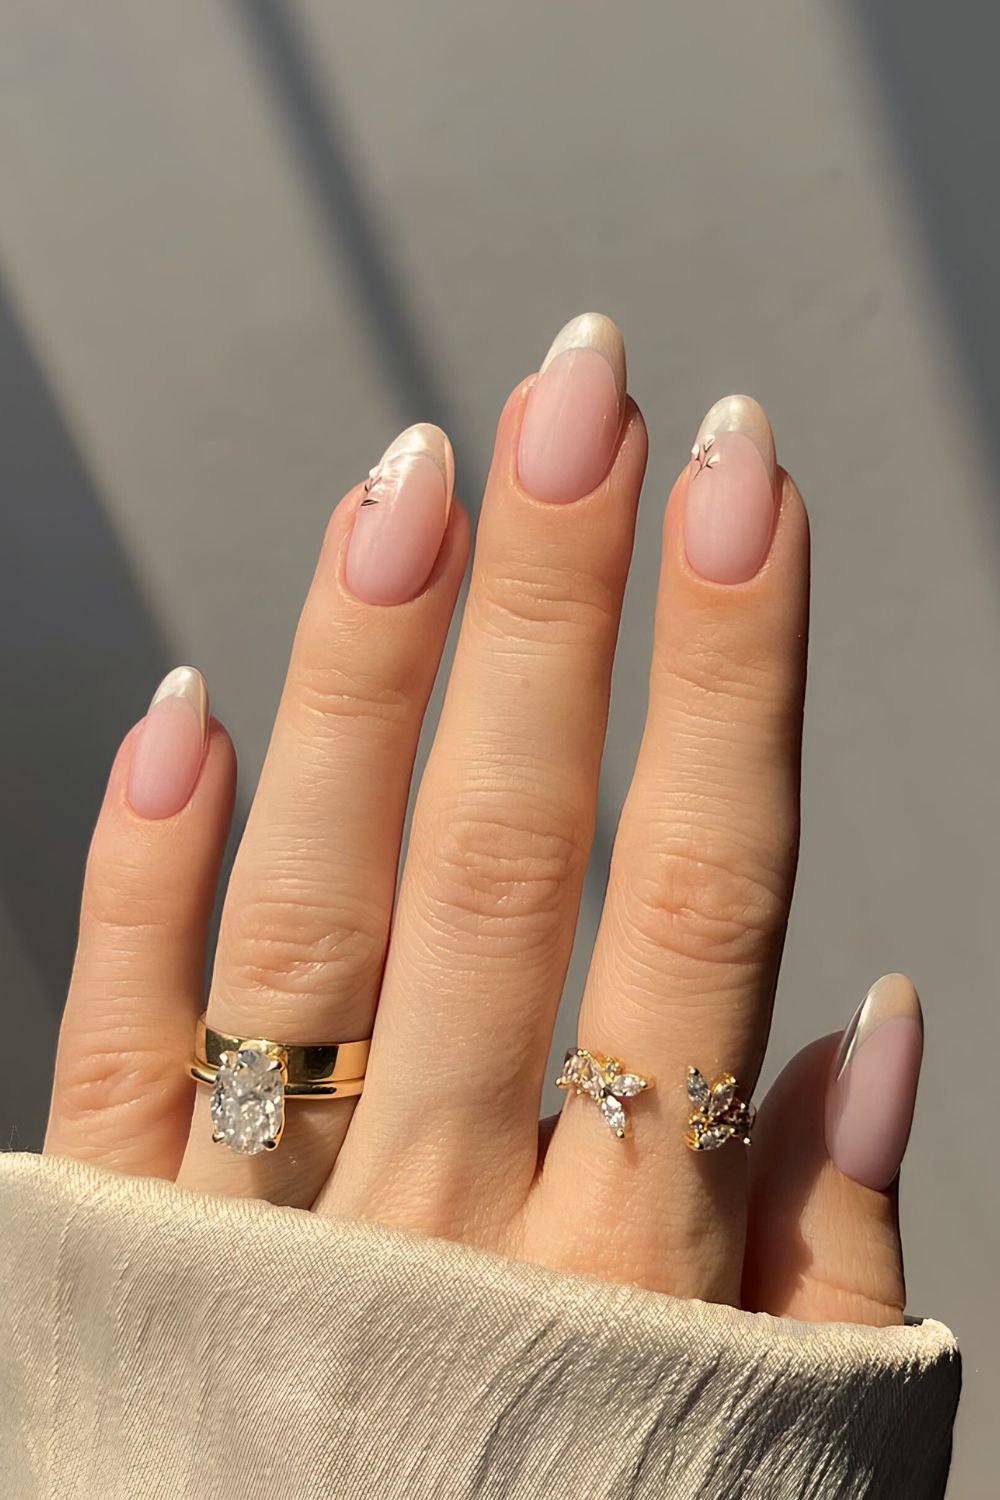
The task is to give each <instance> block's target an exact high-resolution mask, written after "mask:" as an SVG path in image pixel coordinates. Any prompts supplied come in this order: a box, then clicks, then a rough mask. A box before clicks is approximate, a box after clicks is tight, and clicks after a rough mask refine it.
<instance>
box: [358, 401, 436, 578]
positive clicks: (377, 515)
mask: <svg viewBox="0 0 1000 1500" xmlns="http://www.w3.org/2000/svg"><path fill="white" fill-rule="evenodd" d="M454 487H455V458H454V455H453V453H452V451H451V443H450V442H449V441H448V438H447V437H446V435H445V434H444V433H443V432H442V431H441V429H440V427H434V426H432V425H431V423H430V422H418V423H417V424H416V426H415V427H408V428H407V429H406V431H405V432H401V433H400V435H399V437H398V438H396V440H395V442H393V443H390V444H389V447H388V448H387V449H386V450H385V452H384V453H383V455H382V457H381V458H380V459H379V461H378V463H377V464H376V465H375V468H374V469H372V471H371V473H370V474H369V476H368V480H367V483H366V484H365V496H364V499H363V500H362V501H361V504H360V505H359V507H358V510H357V513H356V515H355V517H354V530H353V531H352V533H351V539H350V541H349V543H348V545H347V562H346V578H347V587H348V588H349V589H350V591H351V593H352V594H354V595H355V596H356V597H357V598H358V599H363V600H364V602H365V603H366V604H403V603H405V602H406V600H408V599H414V598H416V596H417V594H419V593H420V590H421V589H422V588H423V586H424V584H425V583H426V582H427V579H428V577H429V576H430V572H431V569H432V568H433V566H434V562H435V560H436V558H437V555H438V552H439V551H440V550H441V543H442V541H443V539H444V533H445V528H446V527H447V525H448V512H449V510H450V509H451V499H452V493H453V491H454Z"/></svg>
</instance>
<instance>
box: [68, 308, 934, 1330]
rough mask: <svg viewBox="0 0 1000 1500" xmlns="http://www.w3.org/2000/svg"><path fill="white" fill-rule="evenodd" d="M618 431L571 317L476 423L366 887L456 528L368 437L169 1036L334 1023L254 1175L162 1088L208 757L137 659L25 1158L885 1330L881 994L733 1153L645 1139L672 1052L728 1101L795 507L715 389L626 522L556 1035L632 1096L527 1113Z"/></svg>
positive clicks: (191, 724)
mask: <svg viewBox="0 0 1000 1500" xmlns="http://www.w3.org/2000/svg"><path fill="white" fill-rule="evenodd" d="M646 453H647V438H646V428H645V424H644V422H643V418H642V416H641V414H640V412H639V410H638V408H637V407H636V405H635V404H634V402H633V401H632V400H631V399H630V398H629V396H628V395H627V391H626V374H625V352H624V345H623V342H622V339H621V335H620V333H619V332H618V329H617V328H616V327H615V325H614V324H613V323H611V322H610V320H608V319H606V318H603V317H601V316H600V315H598V314H585V315H583V316H582V317H580V318H577V319H574V320H573V321H572V322H571V323H570V324H568V325H567V326H566V328H565V329H563V330H562V332H561V333H560V334H559V336H558V337H557V339H556V341H555V343H554V344H553V346H552V349H551V350H550V352H549V354H548V356H547V358H546V360H545V361H544V363H543V365H542V367H541V370H540V371H539V373H538V374H537V375H535V376H532V377H530V378H529V379H527V380H525V381H523V382H522V383H521V384H519V385H518V386H517V388H516V389H515V390H514V392H513V393H512V395H511V396H510V398H509V400H508V401H507V404H506V406H505V408H504V410H503V413H502V415H501V417H500V422H499V427H498V431H497V437H496V446H495V451H494V456H493V463H492V467H491V470H490V474H489V478H488V481H487V485H486V493H485V498H484V501H483V507H482V511H481V517H480V521H479V526H478V532H477V537H476V549H475V557H474V562H473V568H472V579H471V585H470V589H469V594H468V600H467V603H466V605H465V609H464V614H463V618H462V624H461V633H460V638H459V643H458V647H457V652H456V656H455V660H454V664H453V667H452V670H451V673H450V677H449V681H448V686H447V694H446V698H445V703H444V707H443V710H442V713H441V718H440V723H439V725H438V728H437V732H436V735H435V739H434V745H433V749H432V752H431V755H430V758H429V761H428V763H427V767H426V770H425V772H424V775H423V777H422V780H421V784H420V787H419V792H418V796H417V800H416V803H415V808H414V813H413V820H412V829H411V835H410V840H409V845H408V850H407V856H406V860H405V866H404V870H403V875H402V881H401V884H400V888H399V893H398V897H396V894H395V888H396V876H397V866H398V862H399V856H400V846H401V838H402V830H403V824H404V817H405V812H406V806H407V800H408V797H409V792H410V782H411V776H412V770H413V760H414V755H415V751H416V746H417V740H418V736H419V734H420V730H421V726H422V723H423V719H424V714H425V710H426V708H427V703H428V699H429V696H430V693H431V689H432V687H433V684H434V679H435V675H436V673H437V670H438V666H439V661H440V657H441V652H442V649H443V646H444V642H445V637H446V634H447V631H448V628H449V623H450V620H451V617H452V613H453V610H454V607H455V603H456V600H457V597H458V593H459V588H460V585H461V582H462V577H463V573H464V570H465V566H466V561H467V555H468V548H469V525H468V521H467V519H466V516H465V513H464V512H463V510H462V508H461V506H460V505H459V504H458V502H457V501H456V500H455V499H454V498H453V494H452V489H453V459H452V454H451V448H450V445H449V443H448V440H447V438H446V437H445V435H444V434H443V433H441V432H440V430H439V429H437V428H433V427H430V426H427V425H421V426H418V427H415V428H410V429H407V431H406V432H405V433H403V434H401V436H400V438H399V439H397V440H396V441H395V442H394V443H393V444H391V445H390V448H389V449H388V450H387V451H386V453H385V455H384V456H383V458H382V460H381V462H380V463H379V464H378V465H376V467H375V469H374V470H373V471H372V474H371V475H370V476H369V479H368V481H367V482H366V483H365V484H363V485H357V486H355V487H354V488H353V489H352V490H350V491H349V492H348V494H347V495H345V497H344V499H343V500H342V501H341V502H340V504H339V505H338V506H337V507H336V509H335V510H334V512H333V515H332V518H331V520H330V523H329V526H328V528H327V531H326V535H325V537H324V540H323V544H322V548H321V551H320V556H319V561H318V564H317V567H316V572H315V576H314V578H313V581H312V585H311V588H310V589H309V592H308V597H307V599H306V602H305V606H304V609H303V612H302V616H301V620H300V623H299V627H298V630H297V633H296V637H295V642H294V645H293V649H292V654H291V661H290V665H289V669H288V674H287V678H286V681H285V685H284V691H283V694H282V698H281V703H280V706H279V709H278V713H277V717H276V721H275V725H274V731H273V735H272V739H271V743H270V747H269V750H268V753H267V757H266V762H265V765H264V768H263V771H262V774H261V777H260V782H259V785H258V788H257V792H256V796H255V798H254V802H253V806H252V809H251V812H250V815H249V819H248V822H247V826H246V830H245V832H244V835H243V838H242V841H241V844H240V847H239V851H238V854H237V858H236V861H235V865H234V868H233V872H232V876H231V879H230V881H229V885H228V888H227V891H226V895H225V903H224V908H223V915H222V922H221V929H220V935H219V941H218V945H217V950H216V954H215V962H214V972H213V977H212V983H211V988H210V995H209V1000H208V1018H209V1024H210V1025H212V1026H213V1027H215V1028H216V1029H218V1030H220V1031H223V1032H226V1033H231V1034H233V1035H237V1036H240V1037H246V1038H253V1037H266V1038H271V1039H275V1040H279V1041H282V1042H285V1043H301V1044H315V1043H320V1042H331V1041H347V1040H352V1039H355V1038H361V1037H368V1036H373V1041H372V1048H371V1055H370V1061H369V1065H368V1070H367V1075H366V1083H365V1089H364V1093H363V1094H362V1096H361V1097H360V1099H342V1100H341V1099H338V1100H329V1101H323V1100H292V1101H289V1104H288V1107H287V1115H286V1126H285V1133H284V1136H283V1138H282V1140H281V1143H280V1146H279V1148H278V1149H277V1150H275V1151H273V1152H264V1153H261V1154H259V1155H254V1156H239V1155H236V1154H235V1153H233V1152H231V1151H230V1150H228V1149H227V1147H226V1146H225V1145H220V1144H215V1143H213V1141H212V1139H211V1135H212V1125H211V1120H210V1116H209V1093H210V1091H209V1089H208V1088H206V1087H205V1086H203V1085H197V1086H196V1085H195V1084H194V1082H193V1081H192V1080H191V1078H190V1077H189V1076H188V1073H187V1063H188V1060H189V1058H190V1056H191V1047H192V1037H193V1033H194V1025H195V1020H196V1017H197V1015H198V1013H199V1011H200V1010H201V1009H202V975H203V971H204V963H205V955H206V944H207V933H208V924H209V919H210V914H211V910H212V904H213V900H214V895H215V889H216V884H217V881H218V875H219V868H220V863H221V859H222V854H223V848H224V845H225V841H226V837H227V833H228V829H229V824H230V818H231V815H232V808H233V798H234V787H235V777H236V768H235V758H234V753H233V748H232V745H231V742H230V740H229V737H228V735H227V733H226V731H225V729H224V728H223V727H222V726H221V724H219V723H218V722H217V721H216V720H215V719H213V718H211V716H210V715H209V712H208V700H207V692H206V689H205V685H204V682H203V680H202V678H201V677H200V674H198V673H197V672H195V671H194V669H191V668H181V669H178V670H177V671H176V672H174V673H172V674H170V676H169V677H168V678H167V679H165V681H164V683H163V684H162V685H161V688H160V689H159V690H158V692H157V694H156V696H155V697H154V699H153V702H152V704H151V705H150V709H149V711H148V712H147V714H146V716H145V718H144V719H143V720H141V721H140V722H139V723H138V724H137V725H136V726H135V727H134V728H133V729H132V730H131V731H130V733H129V734H128V735H127V736H126V738H125V740H124V742H123V744H122V745H121V747H120V750H119V752H118V755H117V757H116V759H115V762H114V765H113V767H112V770H111V775H110V779H109V782H108V787H107V791H106V795H105V798H104V802H103V806H102V808H101V811H100V815H99V817H98V821H97V826H96V829H95V832H94V836H93V841H92V845H91V849H90V855H89V859H88V864H87V870H86V876H85V882H84V891H83V900H82V909H81V920H80V933H79V944H78V949H77V955H76V962H75V966H74V971H73V977H72V982H71V986H70V992H69V996H68V1000H67V1005H66V1010H65V1015H64V1020H63V1025H62V1031H61V1035H60V1043H59V1053H58V1061H57V1067H56V1077H55V1084H54V1089H53V1096H52V1105H51V1113H50V1120H49V1128H48V1134H47V1139H46V1147H45V1149H46V1151H47V1152H50V1153H55V1154H61V1155H65V1156H71V1157H77V1158H80V1159H83V1160H86V1161H89V1162H92V1163H95V1164H98V1165H104V1166H107V1167H110V1168H113V1169H116V1170H118V1171H121V1172H126V1173H136V1174H142V1175H152V1176H157V1177H162V1178H168V1179H171V1180H176V1181H177V1182H178V1184H179V1185H180V1186H182V1187H188V1188H194V1189H200V1190H207V1191H210V1192H215V1193H221V1194H229V1195H243V1196H253V1197H259V1198H264V1199H268V1200H271V1201H272V1202H274V1203H279V1204H291V1205H294V1206H297V1207H300V1208H310V1209H312V1210H313V1211H314V1212H315V1213H317V1214H320V1215H358V1216H363V1217H368V1218H373V1219H377V1220H380V1221H382V1222H385V1223H387V1224H391V1225H394V1226H397V1227H399V1228H403V1229H408V1230H413V1231H417V1232H421V1233H427V1234H432V1235H438V1236H445V1237H449V1238H454V1239H457V1240H463V1241H468V1242H471V1243H475V1244H478V1245H482V1246H486V1247H488V1248H490V1249H493V1250H495V1251H498V1252H500V1253H502V1254H507V1255H509V1256H512V1257H516V1258H524V1259H530V1260H533V1261H537V1262H540V1263H542V1264H545V1265H548V1266H551V1267H554V1268H557V1269H560V1270H570V1271H579V1272H585V1273H589V1274H594V1275H598V1276H601V1277H604V1278H607V1279H609V1280H614V1281H626V1282H632V1283H635V1284H638V1285H640V1286H643V1287H647V1288H650V1289H653V1290H657V1291H663V1292H669V1293H673V1294H676V1295H679V1296H684V1297H700V1298H705V1299H708V1300H714V1301H721V1302H729V1303H732V1304H734V1305H740V1306H743V1307H746V1308H749V1309H752V1310H763V1311H767V1312H770V1313H773V1314H778V1315H783V1314H788V1315H792V1316H795V1317H799V1318H803V1319H810V1320H845V1321H855V1322H862V1323H871V1324H884V1323H893V1322H899V1321H900V1320H901V1317H902V1308H903V1305H904V1286H903V1275H902V1260H901V1252H900V1244H899V1234H898V1223H897V1214H896V1177H897V1173H898V1169H899V1165H900V1161H901V1159H902V1154H903V1150H904V1149H905V1145H906V1137H907V1133H908V1130H909V1123H910V1117H911V1114H912V1108H913V1102H914V1096H915V1091H916V1083H917V1074H918V1071H919V1063H920V1041H921V1038H922V1030H921V1021H920V1009H919V1002H918V1001H917V999H916V994H915V992H914V991H913V988H912V986H911V985H909V982H908V981H907V980H905V979H903V977H902V976H899V975H895V976H888V977H887V978H886V979H884V980H882V981H880V982H879V983H878V984H876V985H875V986H873V989H872V991H871V992H870V994H869V996H868V997H867V998H866V1000H865V1001H864V1003H863V1005H862V1007H861V1008H860V1010H859V1012H858V1013H857V1015H856V1016H855V1018H854V1021H853V1022H852V1023H851V1025H850V1026H849V1027H848V1028H847V1030H846V1032H845V1033H844V1035H843V1037H841V1036H840V1034H837V1035H833V1036H830V1037H827V1038H825V1039H823V1040H822V1041H818V1042H815V1043H813V1044H812V1045H811V1046H810V1047H807V1048H806V1049H805V1050H804V1051H803V1052H802V1053H800V1054H799V1055H798V1057H796V1058H795V1059H794V1060H793V1061H792V1062H791V1063H790V1064H789V1066H788V1067H787V1068H786V1070H785V1072H784V1073H783V1074H782V1075H781V1077H780V1078H779V1080H778V1082H777V1084H776V1085H775V1087H774V1088H773V1089H772V1091H771V1093H770V1094H769V1096H768V1098H767V1099H766V1101H765V1102H764V1104H763V1107H762V1109H761V1113H760V1119H759V1121H758V1123H757V1125H756V1128H755V1131H754V1144H753V1146H752V1149H751V1150H749V1151H747V1150H746V1149H745V1148H744V1147H743V1146H741V1145H739V1144H738V1143H734V1144H728V1145H726V1146H725V1147H724V1148H722V1149H720V1150H717V1151H710V1152H695V1151H692V1150H690V1149H689V1148H688V1146H687V1145H686V1144H685V1141H684V1134H685V1130H686V1127H687V1118H688V1115H689V1113H690V1111H691V1105H690V1103H689V1101H688V1098H687V1093H686V1075H687V1067H688V1065H689V1064H692V1063H693V1064H697V1065H698V1066H699V1067H701V1069H702V1071H703V1072H704V1073H705V1074H706V1075H707V1076H709V1077H713V1076H714V1075H716V1074H718V1073H722V1072H723V1071H730V1072H732V1073H733V1074H735V1075H736V1077H737V1078H738V1079H739V1080H740V1092H741V1096H742V1097H743V1098H744V1099H749V1098H750V1095H751V1092H752V1089H753V1085H754V1083H755V1081H756V1079H757V1076H758V1073H759V1071H760V1067H761V1063H762V1060H763V1056H764V1050H765V1046H766V1043H767V1036H768V1030H769V1026H770V1016H771V1009H772V1002H773V996H774V991H775V985H776V982H777V974H778V966H779V961H780V955H781V948H782V943H783V939H784V932H785V925H786V920H787V915H788V908H789V903H790V900H791V894H792V883H793V878H794V870H795V862H796V856H797V846H798V785H799V759H800V742H801V732H802V705H803V694H804V683H805V657H806V630H807V611H808V587H809V534H808V523H807V519H806V513H805V508H804V506H803V503H802V499H801V497H800V495H799V492H798V490H797V488H796V486H795V485H794V483H793V482H792V480H791V479H790V478H789V476H788V475H787V474H786V473H785V472H784V471H783V470H782V469H781V468H780V467H779V466H778V465H777V463H776V460H775V455H774V445H773V438H772V436H771V428H770V424H769V423H768V420H767V418H766V416H765V415H764V413H763V411H762V409H761V408H760V407H759V406H758V405H757V404H756V402H753V401H752V400H750V398H748V397H729V398H726V399H725V400H723V401H721V402H719V403H717V404H716V406H715V407H713V408H712V410H711V411H710V412H709V414H708V416H707V417H706V419H705V421H704V422H703V423H702V425H701V427H700V428H699V430H698V434H697V440H696V444H695V449H694V451H693V454H692V457H691V459H690V461H689V462H688V463H686V464H685V466H684V468H683V470H682V471H681V474H680V476H679V478H678V480H677V482H676V484H675V486H674V488H673V491H672V493H671V495H670V498H669V501H668V503H667V506H666V510H665V516H664V525H663V537H662V558H661V575H660V584H659V589H658V595H657V601H656V614H655V632H654V643H653V651H652V662H651V669H650V679H649V706H648V717H647V722H646V726H645V731H644V734H643V739H642V744H641V747H640V751H639V755H638V761H637V765H636V768H635V774H634V779H633V782H632V785H631V789H630V791H629V794H628V797H627V800H626V803H625V807H624V809H623V812H622V816H621V821H620V825H619V828H618V833H617V837H616V841H615V847H614V854H613V858H612V863H611V868H610V874H609V880H608V889H607V897H606V902H605V907H604V912H603V916H602V920H601V923H600V928H599V932H598V935H597V940H596V943H595V948H594V954H593V960H592V964H591V968H590V973H589V977H588V979H587V983H586V987H585V992H584V995H583V999H582V1004H581V1011H580V1023H579V1033H578V1035H579V1042H580V1045H581V1046H583V1047H589V1048H591V1049H599V1050H601V1051H603V1052H605V1053H607V1054H609V1055H612V1056H614V1057H617V1058H620V1059H622V1061H623V1062H624V1064H625V1066H626V1068H627V1069H630V1070H634V1071H635V1072H638V1073H640V1074H642V1075H644V1076H648V1077H650V1078H652V1079H653V1080H654V1086H653V1087H652V1088H650V1089H648V1090H646V1091H645V1092H644V1093H643V1094H642V1095H641V1096H640V1097H638V1098H635V1099H631V1100H629V1101H628V1106H627V1108H628V1115H629V1119H630V1126H631V1129H630V1133H629V1134H628V1135H627V1136H626V1138H625V1139H624V1140H620V1139H618V1138H617V1137H616V1136H615V1135H614V1134H613V1133H612V1132H611V1131H610V1130H609V1129H608V1128H607V1126H606V1124H605V1123H604V1121H603V1120H602V1118H601V1115H600V1112H599V1110H598V1109H597V1108H595V1106H594V1104H593V1102H592V1101H590V1100H587V1099H585V1098H580V1097H577V1096H574V1095H571V1096H569V1097H568V1098H567V1100H566V1102H565V1105H564V1108H563V1110H562V1113H561V1114H560V1116H559V1117H558V1118H557V1119H554V1120H548V1121H544V1122H542V1123H541V1125H540V1124H539V1118H538V1117H539V1102H540V1096H541V1092H542V1088H543V1084H544V1082H545V1074H546V1068H547V1060H548V1055H549V1049H550V1044H551V1034H552V1028H553V1025H554V1022H555V1017H556V1012H557V1009H558V1005H559V1001H560V996H561V993H562V988H563V983H564V979H565V974H566V969H567V965H568V962H569V957H570V952H571V948H572V943H573V936H574V929H575V924H576V920H577V915H578V907H579V901H580V894H581V887H582V882H583V877H584V872H585V869H586V865H587V861H588V857H589V852H590V846H591V840H592V836H593V829H594V820H595V809H596V803H597V787H598V775H599V769H600V762H601V755H602V751H603V744H604V734H605V727H606V723H607V717H608V710H609V696H610V680H611V669H612V663H613V658H614V653H615V647H616V643H617V636H618V628H619V617H620V611H621V603H622V595H623V591H624V588H625V583H626V578H627V574H628V569H629V563H630V558H631V552H632V544H633V530H634V523H635V515H636V507H637V504H638V500H639V492H640V488H641V485H642V480H643V474H644V470H645V464H646ZM376 1017H377V1021H376Z"/></svg>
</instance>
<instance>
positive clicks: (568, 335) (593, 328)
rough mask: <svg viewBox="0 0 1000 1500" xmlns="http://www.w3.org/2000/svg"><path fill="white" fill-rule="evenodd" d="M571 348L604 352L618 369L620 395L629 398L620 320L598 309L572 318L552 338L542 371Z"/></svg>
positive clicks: (616, 377)
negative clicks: (613, 319)
mask: <svg viewBox="0 0 1000 1500" xmlns="http://www.w3.org/2000/svg"><path fill="white" fill-rule="evenodd" d="M570 349H596V350H597V351H598V353H600V354H603V355H604V357H605V359H606V360H607V361H608V364H609V365H610V366H611V368H612V370H613V372H614V377H615V384H616V385H617V387H618V395H619V398H620V399H621V400H624V399H625V391H626V389H627V384H628V377H627V372H626V368H625V340H624V339H623V338H622V334H621V329H620V328H619V327H618V324H617V323H615V322H613V321H612V320H611V318H606V317H605V316H604V314H603V313H596V312H586V313H580V315H579V317H576V318H571V319H570V321H569V322H568V323H567V324H566V325H565V327H563V328H560V330H559V332H558V333H557V334H556V336H555V338H554V339H553V340H552V343H551V345H550V347H549V352H548V354H546V356H545V358H544V360H543V361H542V365H541V369H540V370H539V372H538V373H539V374H540V375H544V374H545V371H546V370H547V369H548V367H549V365H550V364H551V363H552V361H553V360H554V359H556V358H557V357H558V356H559V355H560V354H565V353H566V352H567V351H568V350H570Z"/></svg>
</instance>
